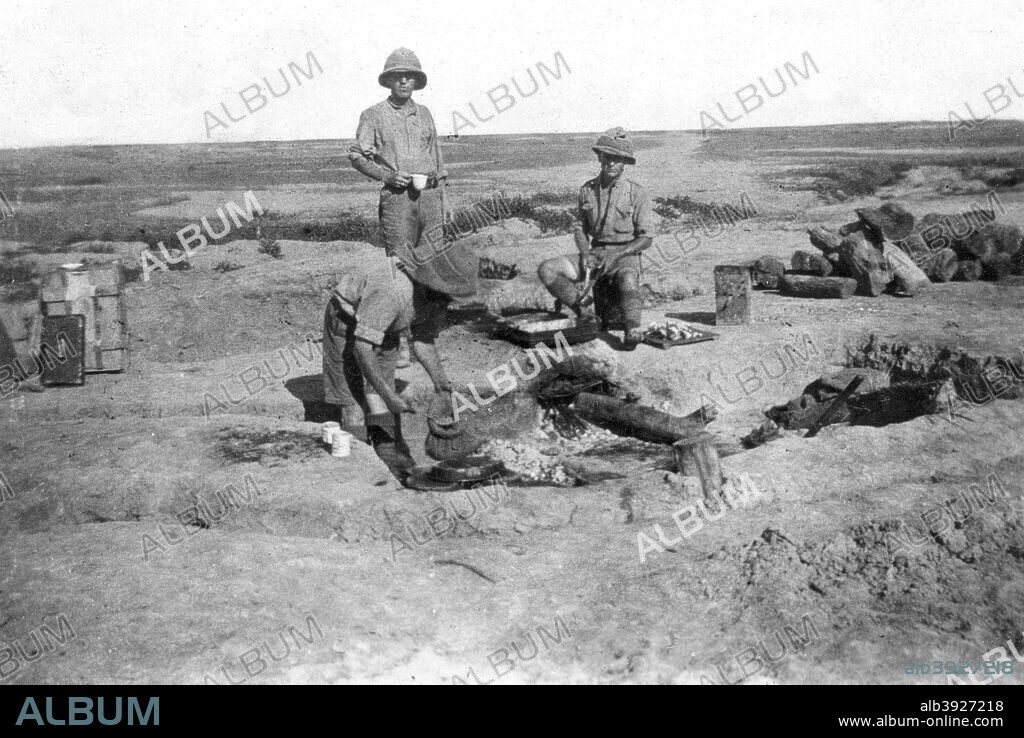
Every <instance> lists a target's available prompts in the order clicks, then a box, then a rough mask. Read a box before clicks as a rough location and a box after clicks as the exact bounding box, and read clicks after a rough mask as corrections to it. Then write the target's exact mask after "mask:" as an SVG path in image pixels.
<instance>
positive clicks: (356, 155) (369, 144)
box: [348, 110, 380, 161]
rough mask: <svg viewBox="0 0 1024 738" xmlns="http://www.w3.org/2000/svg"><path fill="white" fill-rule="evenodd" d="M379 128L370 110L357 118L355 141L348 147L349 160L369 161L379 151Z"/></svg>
mask: <svg viewBox="0 0 1024 738" xmlns="http://www.w3.org/2000/svg"><path fill="white" fill-rule="evenodd" d="M379 135H380V126H379V125H378V122H377V120H376V116H375V115H374V114H373V111H372V110H364V111H363V112H362V114H361V115H360V116H359V127H358V128H357V129H356V141H355V143H354V144H352V146H350V147H349V150H348V151H349V154H348V157H349V159H352V160H355V159H369V160H370V161H373V160H374V157H376V156H377V154H378V153H379V151H380V148H379Z"/></svg>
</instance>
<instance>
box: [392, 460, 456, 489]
mask: <svg viewBox="0 0 1024 738" xmlns="http://www.w3.org/2000/svg"><path fill="white" fill-rule="evenodd" d="M433 470H434V467H432V466H416V467H413V469H412V470H411V471H410V472H409V476H408V477H406V479H405V486H406V487H410V488H412V489H415V490H418V491H420V492H455V491H456V490H459V489H462V484H461V483H459V482H440V481H438V480H436V479H434V477H433V476H432V475H431V472H432V471H433Z"/></svg>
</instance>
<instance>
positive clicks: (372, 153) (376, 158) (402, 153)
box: [349, 100, 448, 178]
mask: <svg viewBox="0 0 1024 738" xmlns="http://www.w3.org/2000/svg"><path fill="white" fill-rule="evenodd" d="M349 158H350V159H352V160H355V159H360V158H365V159H368V160H370V161H372V162H373V163H374V164H377V165H379V166H382V167H384V168H385V169H387V170H389V171H392V172H398V171H402V172H406V173H408V174H435V175H436V176H437V177H438V178H442V177H446V176H448V173H447V171H446V170H445V168H444V157H443V156H442V155H441V147H440V146H439V145H438V141H437V129H436V128H435V126H434V118H433V117H432V116H431V115H430V111H429V110H427V108H426V106H424V105H417V104H416V103H415V102H413V101H412V100H410V101H409V102H407V103H406V104H405V105H403V106H401V107H396V106H394V105H392V104H391V102H390V101H389V100H382V101H381V102H379V103H377V104H376V105H374V106H372V107H369V108H367V109H366V110H364V111H363V112H362V114H361V115H360V116H359V128H358V129H356V142H355V143H354V144H352V146H351V147H350V148H349Z"/></svg>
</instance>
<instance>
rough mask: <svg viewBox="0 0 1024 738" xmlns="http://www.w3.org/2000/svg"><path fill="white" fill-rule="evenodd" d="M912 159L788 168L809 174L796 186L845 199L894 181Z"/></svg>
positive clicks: (890, 184) (895, 181)
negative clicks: (803, 181) (802, 184)
mask: <svg viewBox="0 0 1024 738" xmlns="http://www.w3.org/2000/svg"><path fill="white" fill-rule="evenodd" d="M914 166H916V165H915V164H914V163H912V162H910V161H906V160H902V159H898V160H889V161H868V162H864V163H862V164H847V163H843V164H839V163H832V164H830V165H827V166H823V167H815V168H812V169H798V170H794V171H793V172H791V173H792V174H794V175H796V176H799V177H811V178H813V181H812V182H811V183H810V184H809V185H804V186H800V187H799V189H804V190H808V189H809V190H812V191H814V192H816V193H817V194H818V196H819V197H821V198H822V199H825V200H840V201H842V200H846V199H847V198H850V197H865V196H868V195H873V194H875V192H877V191H878V189H879V188H881V187H891V186H892V185H894V184H896V183H898V182H899V181H900V180H901V179H903V177H904V176H905V175H906V173H907V172H909V171H910V170H911V169H913V168H914Z"/></svg>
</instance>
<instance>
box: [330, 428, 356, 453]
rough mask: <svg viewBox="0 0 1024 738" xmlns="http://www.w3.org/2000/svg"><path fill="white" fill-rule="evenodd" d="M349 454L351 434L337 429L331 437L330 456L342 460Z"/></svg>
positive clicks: (350, 451)
mask: <svg viewBox="0 0 1024 738" xmlns="http://www.w3.org/2000/svg"><path fill="white" fill-rule="evenodd" d="M350 453H352V434H351V433H349V432H348V431H343V430H341V428H339V429H338V430H336V431H334V435H333V436H332V437H331V456H334V457H335V458H338V459H343V458H345V457H346V456H348V455H349V454H350Z"/></svg>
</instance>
